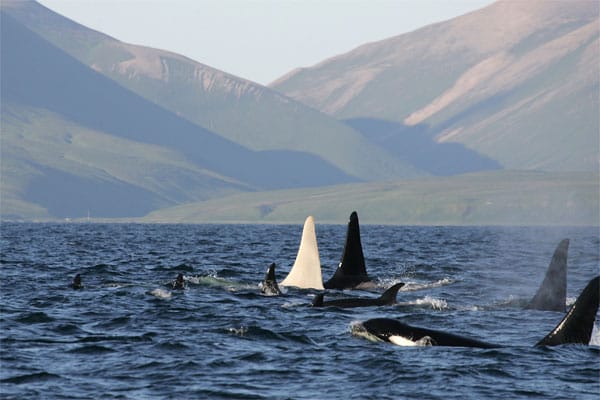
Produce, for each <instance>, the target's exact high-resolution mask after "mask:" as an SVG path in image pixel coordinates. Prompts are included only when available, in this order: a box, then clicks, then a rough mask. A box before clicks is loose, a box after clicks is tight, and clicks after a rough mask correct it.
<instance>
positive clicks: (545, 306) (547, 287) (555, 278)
mask: <svg viewBox="0 0 600 400" xmlns="http://www.w3.org/2000/svg"><path fill="white" fill-rule="evenodd" d="M568 251H569V239H563V240H562V241H561V242H560V243H559V244H558V246H556V250H554V255H553V256H552V261H550V265H549V266H548V270H547V271H546V276H545V277H544V281H543V282H542V285H541V286H540V288H539V289H538V291H537V293H536V294H535V296H534V297H533V299H532V300H531V301H530V302H529V304H528V305H527V306H526V307H525V308H526V309H534V310H546V311H561V312H564V311H565V308H566V301H567V254H568Z"/></svg>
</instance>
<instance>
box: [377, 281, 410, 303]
mask: <svg viewBox="0 0 600 400" xmlns="http://www.w3.org/2000/svg"><path fill="white" fill-rule="evenodd" d="M402 286H404V283H403V282H400V283H396V284H395V285H394V286H392V287H391V288H389V289H388V290H386V291H385V292H383V294H382V295H381V296H380V297H379V301H380V304H385V305H387V304H396V296H398V290H400V288H401V287H402Z"/></svg>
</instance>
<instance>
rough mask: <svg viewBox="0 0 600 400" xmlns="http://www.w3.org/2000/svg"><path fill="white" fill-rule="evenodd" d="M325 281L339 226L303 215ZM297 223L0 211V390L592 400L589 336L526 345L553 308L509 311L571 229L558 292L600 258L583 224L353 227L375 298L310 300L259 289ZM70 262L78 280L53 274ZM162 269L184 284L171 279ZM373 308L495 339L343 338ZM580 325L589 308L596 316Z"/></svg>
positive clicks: (9, 395) (552, 316)
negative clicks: (331, 302) (343, 305)
mask: <svg viewBox="0 0 600 400" xmlns="http://www.w3.org/2000/svg"><path fill="white" fill-rule="evenodd" d="M316 228H317V238H318V243H319V249H320V255H321V263H322V265H323V266H322V269H323V278H324V280H326V279H328V278H329V277H330V276H331V275H332V274H333V271H334V269H335V268H336V266H337V264H338V262H339V260H340V256H341V253H342V250H343V246H344V238H345V231H346V226H345V225H319V224H318V221H317V227H316ZM301 231H302V225H301V224H300V223H299V224H298V225H281V226H273V225H138V224H12V223H3V224H2V225H1V241H0V243H1V246H0V251H1V254H0V263H1V264H0V266H1V273H2V275H1V278H2V279H1V280H0V282H1V285H2V286H1V291H0V295H1V304H0V307H1V308H0V328H1V329H0V350H1V358H0V394H1V398H3V399H90V398H95V399H166V398H177V399H184V398H185V399H187V398H190V399H204V398H214V399H236V398H237V399H288V398H289V399H341V398H345V399H348V398H350V399H353V398H361V399H362V398H372V399H398V398H409V399H470V398H486V399H507V398H510V399H513V398H540V399H586V398H588V399H598V398H599V397H600V347H598V344H600V338H599V334H598V332H597V331H596V332H595V333H594V335H593V337H592V345H591V346H583V345H565V346H558V347H553V348H544V347H542V348H536V347H533V345H534V344H535V343H536V342H537V341H538V340H539V339H541V338H542V337H543V336H545V335H546V334H547V333H548V332H549V331H550V330H551V329H552V328H554V326H555V325H556V324H557V323H558V322H559V321H560V319H561V318H562V317H563V314H562V313H556V312H544V311H534V310H527V311H526V310H523V309H522V306H523V305H524V304H525V303H526V302H527V301H528V300H529V299H530V298H531V297H532V296H533V295H534V293H535V291H536V290H537V287H538V286H539V284H540V283H541V281H542V279H543V277H544V274H545V272H546V268H547V266H548V264H549V262H550V259H551V256H552V253H553V251H554V248H555V246H556V245H557V244H558V242H559V241H560V240H561V239H563V238H570V239H571V245H570V248H569V257H568V264H569V266H568V293H567V296H568V302H569V303H572V302H573V301H574V300H575V298H576V297H577V295H578V294H579V292H580V291H581V290H582V288H583V287H584V286H585V285H586V283H587V282H588V281H589V279H591V278H592V277H594V276H595V275H597V274H598V273H599V272H600V271H599V265H600V234H599V231H598V229H597V228H502V227H390V226H370V225H363V226H361V236H362V243H363V250H364V253H365V260H366V263H367V270H368V272H369V274H370V275H372V276H374V277H376V281H377V283H378V287H377V289H376V290H374V291H345V292H339V291H331V292H328V293H327V294H326V299H332V298H336V297H340V296H345V297H347V296H365V297H369V296H370V297H376V296H378V295H379V294H380V293H381V292H382V291H383V290H384V289H385V288H387V287H389V286H391V285H392V284H394V283H396V282H399V281H402V282H405V283H406V286H405V287H404V288H403V289H402V290H401V291H400V292H399V294H398V302H399V304H397V305H393V306H386V307H378V308H377V307H375V308H363V309H336V308H324V309H317V308H311V307H310V303H311V301H312V298H313V296H314V294H315V293H316V292H315V291H310V290H297V289H291V288H290V289H287V290H286V293H284V295H282V296H272V297H268V296H263V295H261V293H260V290H259V287H258V284H259V282H260V281H261V280H262V279H263V276H264V273H265V271H266V269H267V267H268V265H269V264H270V263H271V262H275V263H276V264H277V266H278V267H277V271H276V272H277V275H278V278H279V280H282V279H283V278H284V277H285V275H286V274H287V272H288V271H289V269H290V267H291V265H292V264H293V261H294V259H295V256H296V251H297V249H298V245H299V241H300V236H301ZM76 273H80V274H81V276H82V279H83V284H84V285H85V288H84V289H83V290H73V289H72V288H70V283H71V280H72V278H73V276H74V275H75V274H76ZM178 273H183V274H184V275H185V278H186V282H187V288H186V289H185V290H182V291H172V290H170V289H169V287H168V284H169V282H170V281H172V280H173V279H175V277H176V276H177V274H178ZM375 317H389V318H399V319H401V320H403V321H405V322H407V323H410V324H413V325H418V326H422V327H428V328H433V329H438V330H447V331H449V332H453V333H457V334H463V335H467V336H471V337H474V338H477V339H481V340H484V341H488V342H492V343H498V344H501V345H503V346H504V347H502V348H499V349H493V350H485V349H472V348H445V347H416V348H404V347H399V346H394V345H391V344H389V343H373V342H370V341H367V340H365V339H363V338H360V337H355V336H353V335H352V334H351V330H350V329H351V326H352V324H353V323H355V322H357V321H364V320H366V319H369V318H375ZM596 325H597V326H596V329H597V328H598V322H596Z"/></svg>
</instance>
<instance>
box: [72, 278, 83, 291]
mask: <svg viewBox="0 0 600 400" xmlns="http://www.w3.org/2000/svg"><path fill="white" fill-rule="evenodd" d="M71 287H72V288H73V289H83V284H82V283H81V275H80V274H77V275H75V277H74V278H73V283H71Z"/></svg>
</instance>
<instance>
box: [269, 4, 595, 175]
mask: <svg viewBox="0 0 600 400" xmlns="http://www.w3.org/2000/svg"><path fill="white" fill-rule="evenodd" d="M599 38H600V3H598V2H597V1H595V0H573V1H570V0H556V1H543V0H531V1H511V0H506V1H498V2H496V3H494V4H492V5H490V6H488V7H485V8H483V9H481V10H478V11H475V12H472V13H470V14H467V15H463V16H460V17H457V18H455V19H452V20H450V21H445V22H441V23H438V24H435V25H431V26H428V27H425V28H422V29H419V30H416V31H414V32H410V33H407V34H403V35H400V36H396V37H393V38H389V39H385V40H382V41H379V42H375V43H370V44H365V45H363V46H361V47H359V48H357V49H355V50H352V51H350V52H348V53H346V54H342V55H339V56H336V57H333V58H331V59H328V60H325V61H323V62H322V63H320V64H318V65H315V66H314V67H311V68H304V69H300V70H296V71H293V72H291V73H290V74H288V75H286V76H284V77H282V78H280V79H279V80H277V81H276V82H274V83H273V84H272V85H271V87H272V88H274V89H277V90H279V91H281V92H283V93H285V94H286V95H288V96H290V97H292V98H294V99H296V100H299V101H301V102H304V103H305V104H308V105H310V106H312V107H314V108H316V109H319V110H321V111H324V112H327V113H329V114H331V115H333V116H335V117H337V118H340V119H352V118H363V119H364V118H372V119H377V120H380V121H388V122H394V123H399V124H404V125H405V126H406V127H407V128H410V127H415V126H418V125H424V126H427V127H428V128H429V129H428V132H430V133H431V134H432V135H433V137H434V138H435V140H437V141H438V142H441V143H448V142H455V143H461V144H464V145H466V146H467V147H468V148H470V149H472V150H475V151H477V152H479V153H481V154H483V155H485V156H487V157H490V158H491V159H493V160H496V161H498V162H500V164H502V166H503V167H504V168H506V169H542V170H551V171H569V170H579V171H597V170H598V168H599V157H598V148H599V138H598V137H599V135H598V132H599V131H600V112H599V109H600V100H599V99H600V96H599V95H598V94H599V93H600V75H599V74H598V65H600V45H599V40H600V39H599ZM372 130H376V127H372ZM375 133H377V132H375Z"/></svg>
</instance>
